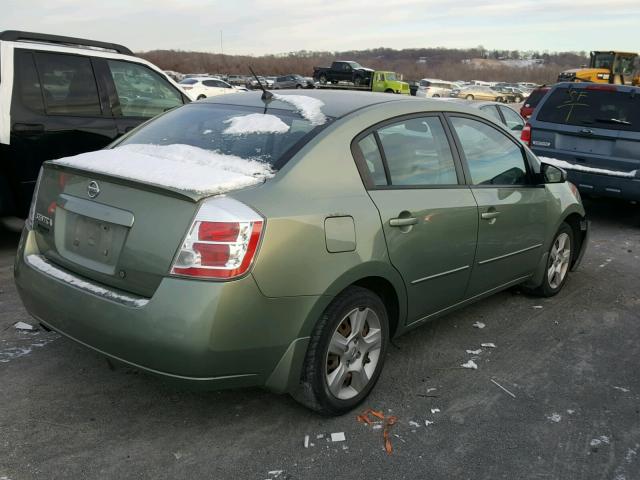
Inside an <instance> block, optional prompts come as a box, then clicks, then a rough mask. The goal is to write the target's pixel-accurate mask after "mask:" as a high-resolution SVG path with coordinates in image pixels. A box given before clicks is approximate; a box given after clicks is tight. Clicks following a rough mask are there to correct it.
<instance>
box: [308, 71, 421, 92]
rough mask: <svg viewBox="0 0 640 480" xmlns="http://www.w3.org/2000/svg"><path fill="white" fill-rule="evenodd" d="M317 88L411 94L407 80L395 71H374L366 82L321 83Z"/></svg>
mask: <svg viewBox="0 0 640 480" xmlns="http://www.w3.org/2000/svg"><path fill="white" fill-rule="evenodd" d="M316 88H325V89H328V90H361V91H370V92H384V93H397V94H400V95H410V94H411V90H410V88H409V84H408V83H407V82H403V81H402V76H401V75H399V74H397V73H395V72H383V71H374V72H372V74H371V78H370V79H369V80H368V82H367V83H366V84H360V85H353V84H344V83H342V84H339V85H338V84H337V82H336V83H335V84H331V83H321V84H320V85H317V86H316Z"/></svg>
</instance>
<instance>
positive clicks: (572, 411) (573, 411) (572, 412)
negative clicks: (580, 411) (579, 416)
mask: <svg viewBox="0 0 640 480" xmlns="http://www.w3.org/2000/svg"><path fill="white" fill-rule="evenodd" d="M567 413H568V414H569V415H573V414H574V413H576V411H575V410H573V409H571V408H568V409H567Z"/></svg>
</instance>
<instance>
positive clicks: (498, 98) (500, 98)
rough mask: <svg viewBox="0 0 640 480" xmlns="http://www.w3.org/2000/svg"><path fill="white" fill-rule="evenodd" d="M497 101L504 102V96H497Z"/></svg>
mask: <svg viewBox="0 0 640 480" xmlns="http://www.w3.org/2000/svg"><path fill="white" fill-rule="evenodd" d="M496 102H498V103H504V99H503V98H502V97H496Z"/></svg>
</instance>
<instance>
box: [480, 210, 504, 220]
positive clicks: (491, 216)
mask: <svg viewBox="0 0 640 480" xmlns="http://www.w3.org/2000/svg"><path fill="white" fill-rule="evenodd" d="M499 216H500V212H496V211H493V212H484V213H482V214H481V215H480V217H481V218H482V219H483V220H493V219H494V218H498V217H499Z"/></svg>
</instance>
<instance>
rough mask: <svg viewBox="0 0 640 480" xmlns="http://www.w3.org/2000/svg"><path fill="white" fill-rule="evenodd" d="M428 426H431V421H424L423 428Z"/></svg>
mask: <svg viewBox="0 0 640 480" xmlns="http://www.w3.org/2000/svg"><path fill="white" fill-rule="evenodd" d="M429 425H433V422H432V421H430V420H425V421H424V426H425V427H428V426H429Z"/></svg>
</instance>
